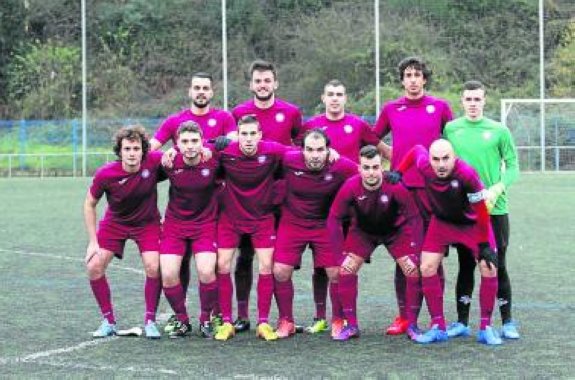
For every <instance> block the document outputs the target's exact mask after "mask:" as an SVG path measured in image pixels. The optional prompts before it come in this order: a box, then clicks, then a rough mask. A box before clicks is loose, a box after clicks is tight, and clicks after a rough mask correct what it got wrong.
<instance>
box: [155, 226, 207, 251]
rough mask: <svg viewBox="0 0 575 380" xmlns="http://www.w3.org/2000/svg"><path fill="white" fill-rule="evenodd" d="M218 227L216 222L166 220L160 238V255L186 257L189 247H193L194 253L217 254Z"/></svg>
mask: <svg viewBox="0 0 575 380" xmlns="http://www.w3.org/2000/svg"><path fill="white" fill-rule="evenodd" d="M216 225H217V224H216V221H215V220H212V221H209V222H206V223H202V224H198V223H190V222H185V221H180V220H174V219H166V220H165V221H164V224H163V225H162V233H161V236H160V254H173V255H178V256H184V255H185V254H186V252H187V250H186V248H188V245H190V246H191V250H192V253H198V252H213V253H216V252H217V250H218V245H217V243H216V234H217V227H216Z"/></svg>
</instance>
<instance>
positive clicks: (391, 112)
mask: <svg viewBox="0 0 575 380" xmlns="http://www.w3.org/2000/svg"><path fill="white" fill-rule="evenodd" d="M452 119H453V113H452V111H451V108H450V107H449V103H447V101H446V100H443V99H438V98H435V97H433V96H429V95H424V96H423V97H422V98H420V99H417V100H411V99H408V98H406V97H401V98H399V99H396V100H392V101H390V102H388V103H386V104H385V105H384V106H383V109H382V110H381V113H380V115H379V117H378V119H377V122H376V124H375V128H374V131H375V133H376V134H377V136H379V137H381V138H383V137H384V136H386V135H387V134H389V133H391V137H392V146H393V153H392V157H391V169H393V170H395V169H397V167H398V165H399V163H400V162H401V161H402V160H403V158H404V157H405V155H406V154H407V152H409V150H410V149H411V148H413V147H414V146H415V145H423V146H424V147H425V148H426V149H429V146H430V145H431V143H432V142H433V141H435V140H437V139H438V138H440V137H441V134H442V132H443V127H445V124H447V122H448V121H451V120H452ZM404 174H405V175H404V178H403V182H404V183H405V185H406V186H408V187H423V186H424V182H423V178H422V177H421V176H420V175H418V173H417V170H409V171H407V172H406V173H404Z"/></svg>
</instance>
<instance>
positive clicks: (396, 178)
mask: <svg viewBox="0 0 575 380" xmlns="http://www.w3.org/2000/svg"><path fill="white" fill-rule="evenodd" d="M383 176H384V177H385V179H386V180H387V182H389V183H391V184H394V185H395V184H396V183H399V182H401V178H402V177H403V175H402V174H401V173H400V172H398V171H395V170H390V171H387V172H384V173H383Z"/></svg>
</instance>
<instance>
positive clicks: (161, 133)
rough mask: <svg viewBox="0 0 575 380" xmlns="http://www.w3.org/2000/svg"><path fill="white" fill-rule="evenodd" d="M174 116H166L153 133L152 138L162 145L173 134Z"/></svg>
mask: <svg viewBox="0 0 575 380" xmlns="http://www.w3.org/2000/svg"><path fill="white" fill-rule="evenodd" d="M174 125H175V122H174V118H173V117H172V116H170V117H168V118H167V119H166V120H164V121H163V122H162V124H161V125H160V128H158V130H157V131H156V133H155V134H154V138H155V139H156V140H158V141H159V142H160V143H161V144H162V145H164V144H165V143H167V142H168V140H169V139H171V138H172V136H174V135H175V133H174V132H175V131H174Z"/></svg>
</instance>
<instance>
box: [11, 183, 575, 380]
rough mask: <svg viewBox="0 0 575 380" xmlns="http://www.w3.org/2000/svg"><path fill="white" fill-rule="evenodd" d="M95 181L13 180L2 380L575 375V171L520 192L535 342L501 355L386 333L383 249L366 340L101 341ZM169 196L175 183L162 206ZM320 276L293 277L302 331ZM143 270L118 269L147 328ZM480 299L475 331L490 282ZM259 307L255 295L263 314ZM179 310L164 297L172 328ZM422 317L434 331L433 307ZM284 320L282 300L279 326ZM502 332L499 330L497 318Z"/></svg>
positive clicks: (515, 214)
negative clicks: (88, 263) (90, 238)
mask: <svg viewBox="0 0 575 380" xmlns="http://www.w3.org/2000/svg"><path fill="white" fill-rule="evenodd" d="M88 184H89V179H73V178H57V179H55V178H46V179H18V178H13V179H1V180H0V284H1V288H0V341H1V344H0V377H1V378H63V377H67V378H110V377H117V378H164V377H166V378H228V379H264V378H265V379H281V378H306V379H308V378H315V379H319V378H389V379H396V378H397V379H419V378H466V379H471V378H472V379H475V378H491V379H494V378H533V379H535V378H536V379H540V378H549V379H557V378H575V359H574V358H575V336H574V335H573V332H574V331H575V316H574V315H573V312H574V309H575V308H574V306H573V305H574V303H575V295H574V290H575V266H574V265H573V243H574V241H575V238H574V236H575V217H574V216H573V212H574V210H575V191H574V190H573V189H575V175H573V174H524V175H523V176H522V178H521V180H520V181H519V182H518V183H517V184H516V185H515V186H514V187H513V188H512V189H511V194H510V196H511V214H510V215H511V243H510V248H509V251H508V267H509V271H510V276H511V279H512V285H513V291H514V293H513V297H514V317H515V319H517V320H518V321H519V322H520V332H521V333H522V338H521V339H520V340H519V341H515V342H509V341H506V342H505V344H504V345H503V346H500V347H486V346H483V345H480V344H478V343H476V342H475V339H474V338H471V337H470V338H463V339H461V338H458V339H453V340H451V341H449V342H447V343H445V344H438V345H431V346H418V345H415V344H413V343H411V342H409V341H408V340H407V339H406V338H405V337H403V336H401V337H389V336H384V335H382V328H383V327H384V326H386V325H387V324H388V323H389V322H390V321H391V320H392V319H393V317H394V316H395V313H396V305H395V296H394V290H393V280H392V278H393V265H392V261H391V259H390V258H389V257H388V255H387V253H385V251H382V250H381V249H380V250H378V252H376V253H375V254H374V257H373V263H372V264H371V265H367V266H365V267H364V268H363V270H362V274H361V277H360V299H359V302H358V305H359V320H360V324H361V328H362V333H363V335H362V336H361V338H360V339H357V340H354V341H350V342H344V343H341V342H333V341H331V340H330V339H329V337H328V335H327V334H324V335H320V336H310V335H305V334H298V335H297V336H295V337H294V338H292V339H287V340H283V341H277V342H264V341H259V340H257V339H256V338H255V332H254V331H253V329H252V331H251V332H250V333H245V334H239V335H237V336H236V337H235V338H234V339H232V340H230V341H228V342H223V343H222V342H216V341H207V340H203V339H201V338H199V337H198V336H197V335H196V332H197V328H196V327H197V320H196V321H195V323H194V330H195V331H194V333H193V336H192V337H191V338H189V339H180V340H170V339H168V338H167V337H163V339H160V340H159V341H149V340H146V339H144V338H111V339H104V340H92V339H91V336H90V332H91V331H92V330H94V329H95V328H96V327H97V326H98V324H99V322H100V316H99V313H98V309H97V306H96V302H95V300H94V299H93V297H92V294H91V292H90V288H89V285H88V281H87V278H86V274H85V270H84V267H83V257H84V253H85V244H86V234H85V231H84V226H83V219H82V202H83V199H84V196H85V192H86V189H87V186H88ZM166 190H167V188H166V185H165V184H162V185H161V187H160V194H161V202H160V203H161V207H163V206H164V205H165V194H166ZM101 203H104V202H101ZM101 212H102V209H100V211H99V213H100V215H101ZM456 264H457V257H456V255H451V256H450V257H449V258H448V259H447V260H446V267H447V286H446V305H445V310H446V316H447V318H448V320H453V319H454V318H455V304H454V298H455V296H454V280H455V275H456ZM310 267H311V261H310V258H309V254H306V257H305V259H304V265H303V269H302V270H300V271H299V272H297V273H296V274H295V277H294V279H295V285H296V299H295V308H294V310H295V313H296V319H297V321H298V322H299V323H307V322H309V321H310V319H311V317H312V316H313V301H312V297H311V270H310ZM141 269H142V266H141V263H140V261H139V257H138V255H137V253H136V250H135V246H134V245H133V244H132V243H130V244H129V245H128V248H127V251H126V254H125V259H124V260H123V261H114V264H113V266H111V267H110V268H109V270H108V278H109V280H110V283H111V287H112V291H113V301H114V306H115V310H116V314H117V318H118V323H119V327H120V328H127V327H132V326H136V325H139V324H141V323H142V321H141V319H142V313H143V294H142V293H143V291H142V288H143V272H142V270H141ZM191 283H192V286H191V287H190V293H189V310H190V313H191V315H197V310H198V297H197V290H196V287H195V283H196V279H195V277H194V278H192V282H191ZM474 295H475V298H474V301H473V302H474V303H473V307H472V315H471V323H472V326H473V327H474V328H475V327H476V326H477V321H478V301H477V295H478V281H476V291H475V294H474ZM254 308H255V295H254V294H253V293H252V302H251V315H252V317H253V316H254V315H255V309H254ZM168 310H169V306H168V305H167V302H166V301H165V300H164V299H162V301H161V305H160V311H161V314H162V315H161V317H163V316H165V313H167V312H168ZM328 310H329V307H328ZM421 315H422V319H421V322H422V325H426V324H427V322H428V317H427V311H426V309H425V306H424V308H423V310H422V314H421ZM276 316H277V314H276V310H275V303H274V305H273V308H272V320H275V318H276ZM494 321H495V326H497V327H499V326H500V320H499V313H498V312H496V314H495V317H494ZM253 322H254V320H253V319H252V324H253ZM474 332H475V331H474Z"/></svg>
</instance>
